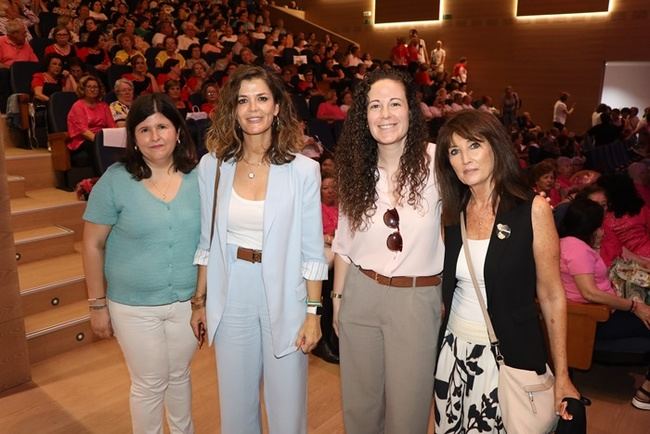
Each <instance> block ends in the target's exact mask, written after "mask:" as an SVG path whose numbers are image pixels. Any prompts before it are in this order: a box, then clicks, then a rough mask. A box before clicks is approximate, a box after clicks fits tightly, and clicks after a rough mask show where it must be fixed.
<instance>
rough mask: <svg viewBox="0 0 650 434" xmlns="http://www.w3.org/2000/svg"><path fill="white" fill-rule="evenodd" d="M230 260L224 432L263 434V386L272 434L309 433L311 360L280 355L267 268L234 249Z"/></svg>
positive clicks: (222, 385)
mask: <svg viewBox="0 0 650 434" xmlns="http://www.w3.org/2000/svg"><path fill="white" fill-rule="evenodd" d="M228 257H229V261H230V277H229V290H228V299H227V301H226V309H225V311H224V314H223V317H222V319H221V322H220V323H219V326H218V328H217V332H216V335H215V349H216V355H217V376H218V379H219V402H220V406H221V433H222V434H260V433H261V432H262V424H261V408H260V385H263V389H264V404H265V406H266V412H267V415H268V424H269V434H306V432H307V356H306V355H305V354H303V353H302V352H300V351H296V352H294V353H291V354H289V355H286V356H284V357H281V358H278V357H275V356H274V354H273V348H272V344H271V332H272V331H271V325H270V321H269V313H268V307H267V304H266V294H265V292H264V284H263V282H262V265H261V264H260V263H257V264H252V263H250V262H246V261H242V260H240V259H237V247H236V246H233V245H228Z"/></svg>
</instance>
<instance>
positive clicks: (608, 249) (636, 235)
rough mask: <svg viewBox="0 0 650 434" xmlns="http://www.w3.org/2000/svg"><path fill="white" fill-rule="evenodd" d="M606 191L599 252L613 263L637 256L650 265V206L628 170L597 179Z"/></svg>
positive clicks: (608, 262) (641, 261) (610, 264)
mask: <svg viewBox="0 0 650 434" xmlns="http://www.w3.org/2000/svg"><path fill="white" fill-rule="evenodd" d="M598 183H599V184H600V185H602V186H603V188H604V189H605V192H606V195H607V202H608V203H607V208H608V211H607V214H606V215H605V220H604V222H603V241H602V243H601V245H600V256H601V257H602V258H603V261H604V262H605V265H606V266H607V267H611V266H612V265H613V263H614V262H615V261H616V260H617V259H618V258H622V257H628V258H632V259H635V260H636V261H637V262H639V263H640V264H642V265H645V267H646V268H650V207H649V206H648V204H646V203H644V202H643V199H642V198H641V197H640V196H639V193H638V192H637V190H636V188H635V187H634V183H633V182H632V179H630V177H629V176H628V175H627V174H626V173H620V174H616V175H610V176H603V177H601V178H600V179H599V180H598Z"/></svg>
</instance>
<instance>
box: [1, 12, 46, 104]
mask: <svg viewBox="0 0 650 434" xmlns="http://www.w3.org/2000/svg"><path fill="white" fill-rule="evenodd" d="M6 30H7V35H6V36H0V112H2V113H4V112H5V111H6V108H7V98H9V95H10V94H11V86H10V85H9V68H10V67H11V65H12V64H13V63H14V62H16V61H30V62H38V58H37V57H36V54H34V50H32V47H31V46H30V45H29V44H28V43H27V30H26V29H25V25H24V24H23V22H22V21H20V20H18V19H14V20H9V21H8V22H7V25H6Z"/></svg>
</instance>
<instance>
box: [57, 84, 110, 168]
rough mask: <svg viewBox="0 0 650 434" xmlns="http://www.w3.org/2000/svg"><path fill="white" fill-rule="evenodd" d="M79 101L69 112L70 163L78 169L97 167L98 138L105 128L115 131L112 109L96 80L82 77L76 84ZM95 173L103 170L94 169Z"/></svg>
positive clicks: (102, 86)
mask: <svg viewBox="0 0 650 434" xmlns="http://www.w3.org/2000/svg"><path fill="white" fill-rule="evenodd" d="M77 95H78V96H79V99H78V100H77V101H76V102H75V103H74V104H73V105H72V108H71V109H70V112H69V113H68V135H69V136H70V141H69V142H68V144H67V146H68V149H70V151H71V160H72V162H73V165H76V166H95V164H96V158H95V155H94V152H95V135H96V134H97V133H98V132H99V131H100V130H101V129H102V128H114V127H115V121H114V120H113V116H112V115H111V110H110V108H109V107H108V104H106V103H105V102H104V101H103V100H102V99H103V97H104V85H103V84H102V83H101V81H100V80H98V79H97V78H96V77H93V76H91V75H87V76H85V77H82V78H81V80H80V81H79V84H78V85H77ZM95 169H96V170H95V171H96V173H97V174H99V173H100V171H99V170H98V169H97V168H95Z"/></svg>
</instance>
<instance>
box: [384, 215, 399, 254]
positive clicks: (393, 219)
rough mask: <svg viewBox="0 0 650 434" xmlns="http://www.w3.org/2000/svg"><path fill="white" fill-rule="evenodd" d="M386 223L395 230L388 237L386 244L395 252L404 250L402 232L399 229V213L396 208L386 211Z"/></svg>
mask: <svg viewBox="0 0 650 434" xmlns="http://www.w3.org/2000/svg"><path fill="white" fill-rule="evenodd" d="M384 224H385V225H386V226H388V227H389V228H391V229H395V232H393V233H392V234H390V235H389V236H388V238H386V246H387V247H388V249H389V250H391V251H393V252H401V251H402V234H401V233H400V231H399V214H398V213H397V209H396V208H392V209H389V210H386V212H385V213H384Z"/></svg>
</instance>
